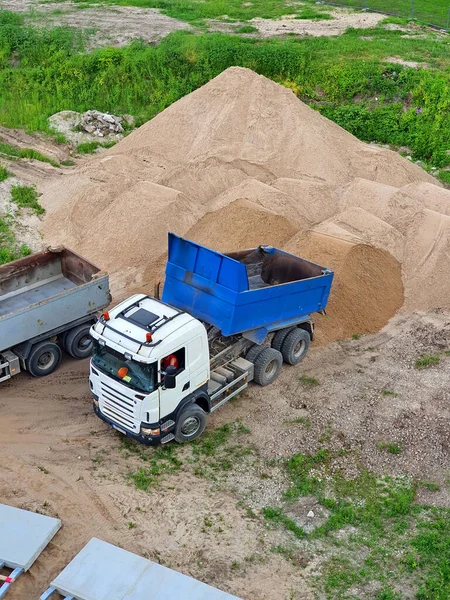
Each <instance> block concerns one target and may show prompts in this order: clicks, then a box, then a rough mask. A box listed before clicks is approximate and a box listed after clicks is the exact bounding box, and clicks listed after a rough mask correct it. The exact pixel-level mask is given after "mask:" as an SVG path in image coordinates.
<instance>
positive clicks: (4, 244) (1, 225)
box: [0, 215, 31, 265]
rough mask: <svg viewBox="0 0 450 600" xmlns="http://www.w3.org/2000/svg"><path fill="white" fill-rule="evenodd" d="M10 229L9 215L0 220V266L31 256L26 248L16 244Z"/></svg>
mask: <svg viewBox="0 0 450 600" xmlns="http://www.w3.org/2000/svg"><path fill="white" fill-rule="evenodd" d="M12 227H13V218H12V217H11V216H10V215H5V216H3V217H1V218H0V265H4V264H6V263H9V262H11V261H13V260H17V259H18V258H22V257H23V256H28V255H29V254H31V250H30V248H28V246H26V245H25V244H18V243H17V241H16V238H15V236H14V232H13V228H12Z"/></svg>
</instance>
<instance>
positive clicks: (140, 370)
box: [92, 342, 156, 394]
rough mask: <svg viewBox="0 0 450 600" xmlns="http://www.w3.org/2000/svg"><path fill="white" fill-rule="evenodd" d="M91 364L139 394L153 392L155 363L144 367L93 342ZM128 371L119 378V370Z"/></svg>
mask: <svg viewBox="0 0 450 600" xmlns="http://www.w3.org/2000/svg"><path fill="white" fill-rule="evenodd" d="M92 363H93V364H94V365H95V366H96V367H97V368H98V369H100V371H103V373H106V374H107V375H109V376H110V377H112V378H113V379H116V380H117V381H120V383H123V384H124V385H126V386H128V387H130V388H133V389H135V390H138V391H140V392H146V393H147V394H148V393H149V392H153V390H154V389H155V381H156V363H153V364H151V365H146V364H144V363H139V362H136V361H134V360H132V359H127V358H125V356H124V355H123V354H121V353H120V352H116V351H115V350H113V349H112V348H108V347H107V346H101V345H100V344H99V343H98V342H94V351H93V354H92ZM124 368H125V369H128V371H127V372H126V376H125V377H123V376H122V377H120V376H119V374H118V371H119V369H124Z"/></svg>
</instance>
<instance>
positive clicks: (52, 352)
mask: <svg viewBox="0 0 450 600" xmlns="http://www.w3.org/2000/svg"><path fill="white" fill-rule="evenodd" d="M110 302H111V294H110V291H109V280H108V275H107V274H106V273H103V272H101V271H100V269H99V268H98V267H96V266H95V265H93V264H92V263H90V262H89V261H88V260H86V259H85V258H82V257H81V256H78V254H76V253H75V252H72V251H71V250H69V249H67V248H56V249H47V250H44V251H42V252H37V253H36V254H31V255H30V256H27V257H25V258H21V259H19V260H16V261H14V262H11V263H8V264H6V265H2V266H0V382H2V381H5V380H6V379H9V378H10V377H12V376H13V375H17V374H18V373H19V372H20V370H21V369H25V370H27V371H29V373H30V374H31V375H33V376H35V377H41V376H43V375H49V374H50V373H52V372H53V371H54V370H55V369H56V368H57V367H58V366H59V364H60V362H61V358H62V350H65V351H66V352H67V353H68V354H69V355H70V356H72V357H73V358H80V359H81V358H87V357H88V356H89V355H90V354H91V351H92V339H91V337H90V335H89V329H90V327H91V325H92V324H93V323H94V322H95V321H96V319H97V316H98V314H99V313H100V312H101V311H102V310H103V309H104V308H105V307H106V306H108V304H109V303H110Z"/></svg>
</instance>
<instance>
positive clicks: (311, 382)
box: [298, 375, 320, 387]
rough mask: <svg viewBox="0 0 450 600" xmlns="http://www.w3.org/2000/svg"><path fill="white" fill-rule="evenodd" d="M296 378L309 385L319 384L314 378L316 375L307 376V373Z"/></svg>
mask: <svg viewBox="0 0 450 600" xmlns="http://www.w3.org/2000/svg"><path fill="white" fill-rule="evenodd" d="M298 380H299V381H300V383H301V384H303V385H306V386H309V387H315V386H316V385H320V382H319V380H318V379H316V377H308V376H307V375H301V376H300V377H299V378H298Z"/></svg>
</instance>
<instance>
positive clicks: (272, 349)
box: [90, 234, 333, 444]
mask: <svg viewBox="0 0 450 600" xmlns="http://www.w3.org/2000/svg"><path fill="white" fill-rule="evenodd" d="M332 280H333V272H332V271H330V270H329V269H326V268H324V267H321V266H319V265H316V264H314V263H311V262H309V261H307V260H304V259H301V258H298V257H296V256H293V255H291V254H288V253H286V252H283V251H281V250H278V249H276V248H272V247H268V246H260V247H258V248H254V249H251V250H244V251H239V252H233V253H230V254H221V253H219V252H216V251H214V250H210V249H208V248H205V247H204V246H201V245H200V244H197V243H195V242H191V241H189V240H185V239H182V238H180V237H178V236H176V235H174V234H169V256H168V261H167V266H166V280H165V284H164V291H163V297H162V301H161V300H157V299H156V298H152V297H150V296H146V295H145V294H139V295H136V296H132V297H131V298H129V299H128V300H126V301H124V302H122V303H121V304H119V305H118V306H116V307H115V308H114V309H112V310H111V311H109V312H108V313H105V314H104V315H103V316H102V317H101V318H100V319H99V320H98V322H97V323H96V324H95V325H94V326H93V327H92V329H91V335H92V337H93V339H94V340H95V341H94V354H93V357H92V360H91V373H90V387H91V390H92V393H93V397H94V410H95V412H96V414H97V415H98V416H99V417H100V418H102V419H103V420H104V421H106V422H107V423H109V424H110V425H112V426H113V427H114V428H115V429H117V430H119V431H121V432H122V433H124V434H125V435H128V436H129V437H132V438H134V439H137V440H138V441H140V442H143V443H146V444H159V443H167V442H169V441H171V440H173V439H175V440H176V441H178V442H184V441H188V440H192V439H195V438H196V437H198V436H199V435H200V434H201V433H202V432H203V430H204V428H205V426H206V420H207V415H208V414H209V413H211V412H213V411H214V410H216V409H217V408H218V407H219V406H221V405H222V404H224V403H225V402H227V401H228V400H229V399H230V398H232V397H233V396H235V395H236V394H238V393H239V392H241V391H242V390H244V389H245V388H246V387H247V386H248V384H249V382H250V381H252V380H253V381H255V383H257V384H259V385H263V386H264V385H268V384H270V383H272V382H273V381H274V380H275V379H276V377H277V376H278V373H279V371H280V368H281V365H282V363H283V361H284V362H285V363H288V364H291V365H295V364H297V363H299V362H300V361H301V360H302V359H303V358H304V356H305V354H306V352H307V350H308V347H309V343H310V341H311V340H312V338H313V334H314V324H313V320H312V318H311V316H310V314H311V313H313V312H317V311H324V310H325V307H326V305H327V301H328V296H329V293H330V289H331V284H332Z"/></svg>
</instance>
